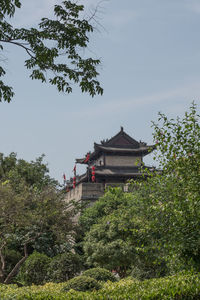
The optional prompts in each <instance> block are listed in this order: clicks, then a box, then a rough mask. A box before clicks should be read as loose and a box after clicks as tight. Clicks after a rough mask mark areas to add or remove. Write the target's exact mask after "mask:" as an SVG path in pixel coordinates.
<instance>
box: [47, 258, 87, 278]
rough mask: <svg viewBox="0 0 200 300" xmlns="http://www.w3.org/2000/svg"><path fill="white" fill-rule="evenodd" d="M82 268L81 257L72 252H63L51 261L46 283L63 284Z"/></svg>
mask: <svg viewBox="0 0 200 300" xmlns="http://www.w3.org/2000/svg"><path fill="white" fill-rule="evenodd" d="M82 268H83V263H82V259H81V257H80V256H79V255H78V254H76V253H73V252H65V253H62V254H59V255H57V256H55V257H53V258H52V259H51V262H50V263H49V266H48V270H47V276H46V281H53V282H64V281H66V280H68V279H71V278H73V277H75V276H76V275H77V274H78V273H80V271H81V270H82Z"/></svg>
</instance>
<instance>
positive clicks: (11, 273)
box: [4, 244, 28, 284]
mask: <svg viewBox="0 0 200 300" xmlns="http://www.w3.org/2000/svg"><path fill="white" fill-rule="evenodd" d="M27 258H28V250H27V244H24V257H22V259H20V261H18V263H17V264H16V265H15V266H14V268H13V269H12V271H11V272H10V273H9V274H8V276H7V277H6V279H5V280H4V283H5V284H8V283H10V281H11V279H12V278H13V277H14V276H15V275H16V274H17V273H18V272H19V268H20V267H21V265H22V264H23V263H24V262H25V260H26V259H27Z"/></svg>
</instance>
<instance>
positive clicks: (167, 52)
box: [0, 0, 200, 182]
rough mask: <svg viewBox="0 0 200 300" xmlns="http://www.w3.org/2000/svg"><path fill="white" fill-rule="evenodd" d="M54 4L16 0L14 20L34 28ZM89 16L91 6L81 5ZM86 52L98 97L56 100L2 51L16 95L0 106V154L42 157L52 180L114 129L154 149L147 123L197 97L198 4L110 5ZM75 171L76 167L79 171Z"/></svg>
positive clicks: (153, 0)
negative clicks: (92, 61) (94, 69)
mask: <svg viewBox="0 0 200 300" xmlns="http://www.w3.org/2000/svg"><path fill="white" fill-rule="evenodd" d="M60 2H61V1H57V0H34V1H31V0H26V1H24V0H22V9H20V10H19V11H18V12H17V14H16V18H15V19H13V22H14V23H15V25H16V26H33V25H34V24H36V23H37V22H39V20H40V18H41V17H44V16H50V15H52V8H53V5H54V4H56V3H60ZM80 2H82V3H85V4H86V7H87V12H88V13H89V11H90V9H92V7H95V5H96V4H97V3H98V1H96V0H90V1H84V0H82V1H80ZM97 17H98V20H99V22H100V24H101V25H102V26H103V27H101V26H97V29H98V30H96V31H95V32H94V34H93V35H92V36H91V43H90V45H89V51H90V52H91V55H93V54H94V56H95V57H100V58H101V60H102V65H101V66H100V68H99V72H100V74H101V75H100V77H99V80H100V81H101V83H102V85H103V87H104V95H103V96H102V97H100V96H98V97H95V98H93V99H92V98H91V97H90V96H89V95H86V94H81V92H80V91H79V89H78V88H76V87H75V89H74V92H73V94H71V95H64V94H59V93H58V92H57V91H56V90H55V88H54V87H51V86H48V85H45V84H42V83H40V82H37V81H32V80H31V79H29V78H28V76H29V72H28V71H27V70H26V69H25V68H24V67H23V64H24V57H25V53H24V52H23V51H22V50H21V49H16V48H13V47H7V48H6V52H4V57H5V58H7V61H6V64H5V67H6V69H7V74H8V75H7V81H8V82H9V84H11V85H13V87H14V89H15V97H14V99H13V102H12V103H10V104H7V103H0V126H1V130H0V141H1V148H0V152H3V153H5V154H8V153H10V152H11V151H14V152H17V153H18V157H20V158H24V159H27V160H31V159H35V158H36V157H37V156H39V155H40V154H42V153H45V154H46V161H47V162H48V164H49V168H50V174H51V176H53V177H55V178H57V179H58V180H59V181H61V182H62V174H63V172H65V173H66V175H67V177H69V176H71V175H72V169H73V165H74V161H75V158H78V157H82V156H84V155H85V154H86V152H87V151H89V150H92V149H93V143H94V142H99V141H100V140H102V139H104V138H110V137H111V136H113V135H115V134H116V133H117V132H118V131H119V129H120V126H121V125H122V126H124V129H125V131H127V133H128V134H130V135H131V136H133V137H134V138H135V139H138V140H140V139H141V140H143V141H145V142H148V143H152V128H151V121H152V120H156V118H157V113H158V111H162V112H164V113H166V114H167V115H169V116H171V117H174V116H176V115H181V114H183V113H184V111H185V110H187V109H188V107H189V106H190V103H191V102H192V100H195V101H196V102H197V103H199V98H200V34H199V33H200V2H199V1H196V0H168V1H166V0H124V1H118V0H115V1H114V0H108V1H103V2H102V3H101V9H100V10H99V13H98V15H97ZM77 170H78V171H80V172H81V168H79V167H77Z"/></svg>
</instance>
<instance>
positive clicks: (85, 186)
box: [65, 182, 105, 202]
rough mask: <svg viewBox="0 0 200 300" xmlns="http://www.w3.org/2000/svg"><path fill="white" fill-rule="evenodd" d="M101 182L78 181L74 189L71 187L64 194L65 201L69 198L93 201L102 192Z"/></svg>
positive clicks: (102, 185) (69, 199)
mask: <svg viewBox="0 0 200 300" xmlns="http://www.w3.org/2000/svg"><path fill="white" fill-rule="evenodd" d="M104 189H105V187H104V184H103V183H90V182H86V183H80V184H79V185H78V186H76V188H75V189H72V190H71V191H70V192H68V193H67V194H66V197H65V200H66V201H67V202H69V201H71V200H75V201H80V200H91V201H95V200H97V199H98V198H99V197H101V196H103V194H104Z"/></svg>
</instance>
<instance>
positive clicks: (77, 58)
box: [0, 0, 103, 102]
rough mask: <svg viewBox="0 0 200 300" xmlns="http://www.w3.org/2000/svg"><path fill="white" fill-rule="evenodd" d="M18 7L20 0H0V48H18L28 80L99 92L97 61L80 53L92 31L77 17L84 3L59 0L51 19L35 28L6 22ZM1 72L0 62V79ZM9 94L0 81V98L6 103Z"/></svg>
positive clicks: (68, 91)
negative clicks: (20, 51)
mask: <svg viewBox="0 0 200 300" xmlns="http://www.w3.org/2000/svg"><path fill="white" fill-rule="evenodd" d="M20 7H21V2H20V0H1V1H0V51H3V50H4V44H6V43H8V44H10V45H13V46H17V47H20V48H21V49H22V50H24V51H25V53H26V55H27V56H28V57H27V59H26V60H25V66H26V68H27V69H30V70H32V73H31V75H30V77H31V79H38V80H41V81H42V82H48V83H50V84H52V85H55V86H56V87H57V89H58V91H61V92H66V93H71V92H72V83H76V84H78V85H79V86H80V88H81V91H82V92H88V93H89V94H90V95H91V96H94V95H96V94H102V93H103V89H102V88H101V86H100V83H99V81H98V80H97V76H98V72H97V69H96V68H97V66H98V65H99V64H100V60H99V59H93V58H91V57H86V58H84V55H83V51H82V52H81V50H84V49H86V48H87V45H88V43H89V34H90V33H91V32H93V26H92V25H91V24H90V21H89V20H87V19H84V18H81V16H80V13H82V12H83V10H84V6H83V5H78V4H76V3H74V2H72V1H63V3H62V5H55V7H54V15H55V19H52V20H51V19H48V18H43V19H42V20H41V22H40V23H39V24H38V27H37V28H30V29H26V28H14V27H13V26H12V25H11V24H10V23H9V18H12V17H14V14H15V9H16V8H20ZM80 53H82V55H81V54H80ZM5 74H6V71H5V69H4V68H3V67H2V65H1V66H0V78H2V77H3V76H4V75H5ZM13 95H14V92H13V89H12V87H11V86H8V85H6V84H5V83H4V82H3V81H2V80H0V101H7V102H10V101H11V98H12V97H13Z"/></svg>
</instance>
